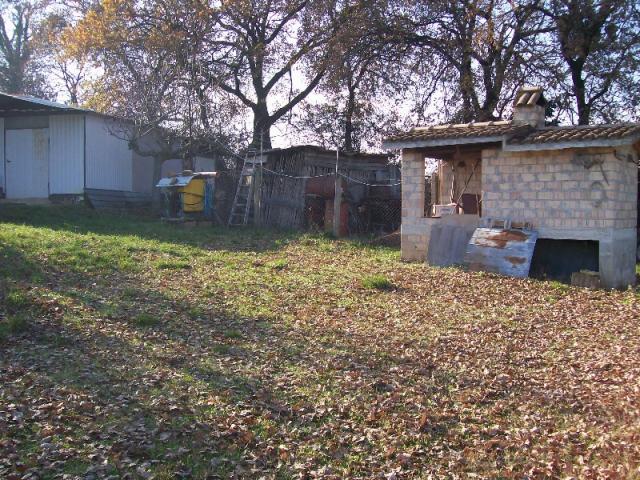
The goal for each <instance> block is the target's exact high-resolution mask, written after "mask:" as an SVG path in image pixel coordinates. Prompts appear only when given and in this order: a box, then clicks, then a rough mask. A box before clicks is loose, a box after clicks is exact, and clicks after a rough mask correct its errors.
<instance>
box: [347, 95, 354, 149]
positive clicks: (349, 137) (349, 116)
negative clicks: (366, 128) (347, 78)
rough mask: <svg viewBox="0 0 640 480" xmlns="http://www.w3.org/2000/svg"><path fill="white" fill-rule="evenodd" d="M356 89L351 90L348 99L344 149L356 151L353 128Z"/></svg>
mask: <svg viewBox="0 0 640 480" xmlns="http://www.w3.org/2000/svg"><path fill="white" fill-rule="evenodd" d="M355 96H356V95H355V91H354V90H349V97H348V99H347V108H346V110H345V116H344V149H345V150H346V151H347V152H353V151H354V141H353V140H354V138H353V136H354V133H355V132H354V128H353V114H354V112H355V109H356V100H355Z"/></svg>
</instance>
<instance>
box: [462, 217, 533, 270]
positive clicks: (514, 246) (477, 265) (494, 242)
mask: <svg viewBox="0 0 640 480" xmlns="http://www.w3.org/2000/svg"><path fill="white" fill-rule="evenodd" d="M537 239H538V232H536V231H534V230H514V229H511V230H506V229H502V228H477V229H476V230H475V232H474V233H473V236H472V237H471V240H470V241H469V244H468V246H467V249H466V253H465V256H464V262H465V263H466V264H467V265H468V267H469V270H473V271H480V270H482V271H486V272H493V273H499V274H502V275H507V276H510V277H517V278H526V277H528V276H529V268H530V267H531V258H532V257H533V249H534V248H535V245H536V241H537Z"/></svg>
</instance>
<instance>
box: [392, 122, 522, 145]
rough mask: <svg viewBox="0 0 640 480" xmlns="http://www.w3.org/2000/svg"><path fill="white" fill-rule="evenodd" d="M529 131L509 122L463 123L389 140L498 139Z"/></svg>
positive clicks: (397, 136) (446, 125)
mask: <svg viewBox="0 0 640 480" xmlns="http://www.w3.org/2000/svg"><path fill="white" fill-rule="evenodd" d="M523 130H528V127H525V128H523V127H522V126H516V125H513V124H512V123H511V121H509V120H500V121H494V122H478V123H461V124H445V125H433V126H429V127H416V128H413V129H411V130H409V131H408V132H407V133H401V134H398V135H394V136H392V137H389V138H387V141H388V142H397V141H412V140H445V139H455V138H475V137H496V139H498V140H499V139H500V137H503V136H504V135H512V134H515V133H519V132H522V131H523Z"/></svg>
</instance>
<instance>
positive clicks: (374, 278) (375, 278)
mask: <svg viewBox="0 0 640 480" xmlns="http://www.w3.org/2000/svg"><path fill="white" fill-rule="evenodd" d="M362 286H363V287H364V288H368V289H370V290H390V289H391V288H393V283H391V280H389V279H388V278H387V277H385V276H384V275H369V276H368V277H364V278H363V279H362Z"/></svg>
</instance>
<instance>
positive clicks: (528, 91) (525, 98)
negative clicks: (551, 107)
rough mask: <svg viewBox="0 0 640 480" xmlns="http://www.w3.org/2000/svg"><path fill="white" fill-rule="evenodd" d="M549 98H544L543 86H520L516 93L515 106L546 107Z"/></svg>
mask: <svg viewBox="0 0 640 480" xmlns="http://www.w3.org/2000/svg"><path fill="white" fill-rule="evenodd" d="M546 104H547V100H546V99H545V98H544V89H543V88H542V87H527V86H525V87H520V89H519V90H518V93H516V99H515V100H514V102H513V106H514V107H533V106H535V105H540V106H541V107H544V106H545V105H546Z"/></svg>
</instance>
